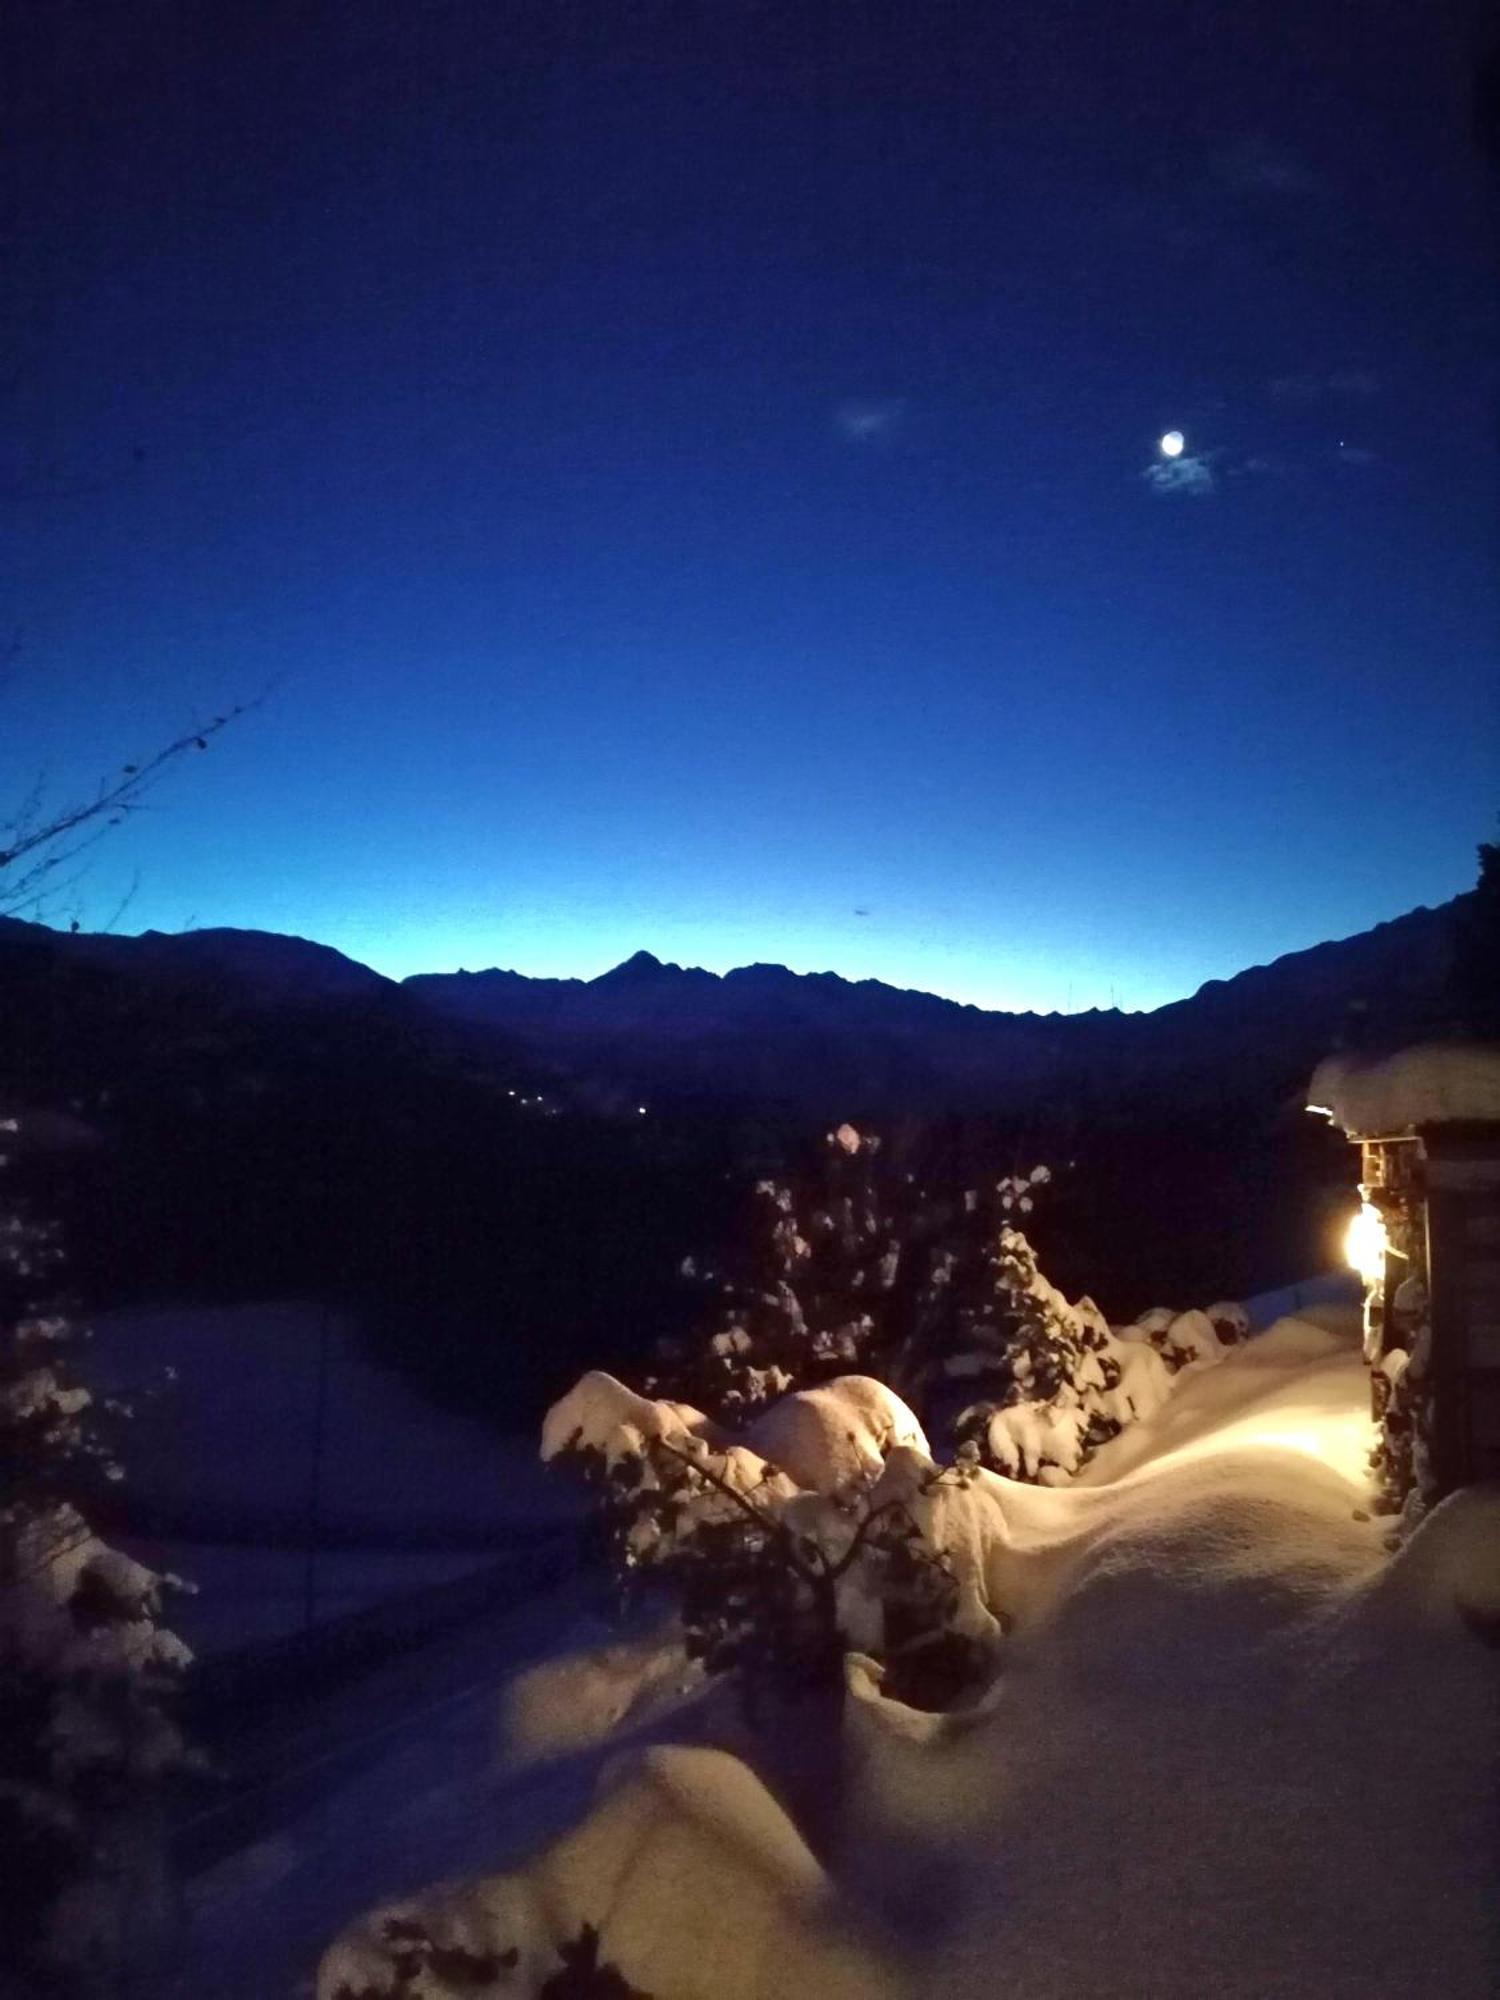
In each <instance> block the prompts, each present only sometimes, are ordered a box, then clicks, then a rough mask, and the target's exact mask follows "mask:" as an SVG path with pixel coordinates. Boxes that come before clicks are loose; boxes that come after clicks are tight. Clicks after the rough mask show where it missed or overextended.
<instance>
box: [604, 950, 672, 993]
mask: <svg viewBox="0 0 1500 2000" xmlns="http://www.w3.org/2000/svg"><path fill="white" fill-rule="evenodd" d="M678 969H679V968H678V967H677V966H675V965H671V966H669V965H663V964H662V962H661V960H660V959H659V958H657V957H656V956H655V954H654V953H652V952H649V951H637V952H633V953H632V954H631V956H630V957H629V958H627V959H623V960H622V961H621V962H620V964H618V965H616V966H612V967H611V968H610V970H609V971H608V972H601V973H600V974H599V977H598V978H597V979H594V980H590V982H589V983H590V985H592V986H604V985H609V986H626V985H632V984H634V983H635V982H636V981H638V980H646V979H656V978H658V977H659V976H660V975H661V974H662V973H663V972H676V971H677V970H678Z"/></svg>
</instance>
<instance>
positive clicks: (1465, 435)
mask: <svg viewBox="0 0 1500 2000" xmlns="http://www.w3.org/2000/svg"><path fill="white" fill-rule="evenodd" d="M17 12H18V14H20V15H23V16H24V17H25V18H24V19H21V20H19V21H18V20H17V19H16V17H15V16H12V19H11V25H10V28H9V29H8V30H7V31H6V34H7V42H8V46H7V49H6V51H5V53H6V55H7V58H8V60H7V72H8V74H9V75H10V78H11V89H12V91H13V93H14V97H15V102H14V103H13V108H12V111H11V114H10V117H9V119H8V121H7V131H8V145H7V158H6V161H5V169H4V170H5V175H6V183H7V204H8V206H10V207H11V210H12V214H13V217H14V226H13V229H12V231H11V232H10V233H11V235H12V238H13V250H12V253H11V267H12V275H11V280H10V281H9V283H8V290H9V293H10V300H11V303H10V309H9V323H10V325H9V330H10V336H11V337H10V340H9V342H8V350H9V354H10V357H11V358H10V360H9V362H8V364H7V366H6V369H5V372H4V379H3V381H0V390H3V393H4V396H5V399H6V402H7V404H8V405H9V410H8V420H7V423H6V426H5V435H6V447H5V449H6V464H5V467H4V487H3V500H4V507H3V517H0V525H3V528H4V532H5V579H4V602H5V606H6V620H7V625H8V628H9V629H10V630H13V631H14V632H15V633H16V634H18V635H19V645H18V648H17V649H16V651H15V653H14V657H13V659H12V661H11V664H10V666H9V668H8V682H7V685H6V687H5V689H4V693H3V700H0V731H3V734H0V785H3V786H4V790H3V791H0V798H5V797H8V796H14V795H15V794H16V793H17V792H18V791H19V790H20V789H21V787H22V786H23V785H24V784H25V783H26V782H27V781H28V780H29V779H30V778H31V776H32V775H33V774H34V773H35V772H36V771H37V770H41V769H45V770H47V771H48V772H49V773H50V775H51V781H52V784H53V786H54V791H55V795H57V796H63V795H66V794H67V793H68V792H70V791H71V790H74V789H77V788H78V787H79V786H80V785H82V784H84V783H86V782H87V780H88V779H89V778H90V777H91V776H92V775H93V774H94V772H95V771H96V769H104V768H106V767H108V766H111V765H113V764H115V763H117V762H119V761H123V759H124V758H125V757H127V756H130V755H133V754H135V753H136V752H138V751H140V750H143V749H146V748H148V747H150V746H151V745H152V743H153V742H155V741H156V740H157V739H158V738H161V737H163V736H165V735H168V734H171V733H173V732H174V731H175V730H176V729H177V728H179V727H180V726H181V725H182V724H183V723H184V722H186V721H190V720H194V719H196V718H197V717H198V716H199V714H200V713H211V712H213V711H214V710H215V709H217V708H220V707H222V706H223V705H224V704H225V703H227V702H230V701H233V700H234V699H236V698H239V697H242V696H245V695H249V694H253V693H254V692H255V691H256V690H258V689H259V688H260V687H261V686H263V685H264V684H265V683H267V682H268V681H270V680H272V679H273V678H276V677H283V676H284V678H282V679H281V680H280V683H279V686H278V688H277V691H276V693H275V695H274V697H273V699H272V700H271V701H270V702H269V703H268V704H267V705H266V707H265V708H263V709H262V710H261V711H260V712H258V713H257V714H256V715H254V716H253V717H251V718H249V719H247V720H246V721H244V722H243V723H241V724H239V725H238V726H237V727H236V728H235V729H234V730H233V731H231V732H229V733H227V734H226V735H225V736H224V737H223V738H222V739H221V741H220V743H219V744H218V745H217V746H216V747H215V749H214V751H213V753H212V756H211V757H210V758H205V759H202V760H194V762H193V764H192V765H191V766H189V767H187V768H185V769H184V770H183V771H182V772H181V773H180V776H179V777H178V779H177V780H176V781H175V782H174V783H173V784H172V785H171V786H169V787H168V788H165V789H164V790H163V791H162V792H160V793H159V794H158V796H157V799H156V802H155V804H154V808H153V810H152V811H151V812H150V813H149V814H148V815H144V816H142V818H141V819H139V820H138V821H136V822H133V823H132V824H131V825H129V826H128V827H126V828H125V829H123V830H121V832H120V833H118V834H117V835H116V836H114V838H113V840H112V841H111V843H110V844H108V845H107V846H105V847H102V848H101V849H100V850H99V853H98V855H97V857H96V859H95V862H94V865H93V867H92V869H91V871H90V872H89V874H88V875H87V876H86V878H85V879H84V880H83V882H82V883H81V884H80V885H79V887H78V888H77V889H76V890H74V891H73V892H72V893H71V895H70V897H69V899H68V901H67V906H66V908H59V909H57V910H55V911H54V912H53V914H54V916H56V917H58V918H62V917H66V916H69V915H72V914H74V913H75V912H76V913H77V914H78V915H80V916H81V918H82V920H83V921H84V923H85V924H86V925H93V924H98V923H102V922H104V921H105V920H106V919H108V918H109V917H110V916H111V914H112V913H113V911H114V909H115V906H116V905H117V904H118V903H119V901H120V898H121V896H122V895H123V894H124V892H125V889H126V888H127V887H128V885H129V884H130V882H131V881H132V880H133V879H136V878H138V887H137V888H136V891H135V894H134V898H133V900H132V901H131V902H130V904H129V906H128V908H127V910H126V911H125V913H124V915H123V916H122V917H121V918H120V919H119V924H120V927H121V928H123V929H126V930H134V929H140V928H145V927H146V926H148V925H154V926H156V927H159V928H163V929H176V928H179V927H181V926H183V925H185V924H188V923H193V922H196V923H199V924H246V925H255V926H262V927H267V928H276V929H284V930H293V931H298V932H301V933H303V934H305V935H308V936H312V937H316V938H319V939H322V940H324V941H326V942H328V943H331V944H335V945H338V946H339V947H341V948H342V949H344V950H346V951H349V952H351V953H353V954H354V955H355V956H357V957H359V958H362V959H364V960H365V961H367V962H368V963H371V964H374V965H377V966H379V967H380V968H381V969H383V970H386V971H390V972H393V973H398V974H399V973H405V972H408V971H413V970H418V969H425V970H439V969H446V968H449V967H452V966H455V965H460V964H462V965H468V966H471V967H477V966H484V965H492V964H501V965H508V966H514V967H517V968H519V969H521V970H523V971H528V972H550V973H580V974H591V973H594V972H597V971H600V970H602V969H603V968H604V967H605V966H607V965H609V964H611V963H613V962H614V961H616V960H618V959H620V958H623V957H625V956H626V955H627V954H628V953H629V952H631V951H632V950H634V949H636V948H637V947H641V946H644V947H647V948H649V949H651V950H653V951H655V952H657V953H658V954H659V955H661V956H664V957H673V958H678V959H682V960H686V961H689V962H693V963H699V964H705V965H708V966H711V967H715V968H722V967H725V966H728V965H731V964H737V963H743V962H745V961H748V960H753V959H779V960H783V961H786V962H788V963H790V964H792V965H794V966H796V967H798V968H799V969H808V968H831V969H833V970H836V971H840V972H844V973H846V974H849V975H851V976H866V975H875V976H878V977H882V978H886V979H890V980H892V981H894V982H896V983H898V984H902V985H915V986H925V987H929V988H932V989H934V990H937V991H941V992H946V993H951V994H954V995H956V996H957V997H959V998H962V999H973V1000H978V1001H980V1002H982V1003H984V1004H988V1005H999V1006H1028V1005H1030V1006H1038V1007H1044V1008H1045V1007H1066V1006H1072V1007H1083V1006H1088V1005H1091V1004H1096V1003H1098V1004H1107V1003H1108V1002H1109V1001H1110V999H1111V998H1114V999H1116V1000H1118V1001H1119V1003H1120V1004H1122V1005H1129V1006H1148V1005H1153V1004H1156V1003H1157V1002H1159V1001H1162V1000H1166V999H1170V998H1174V997H1176V996H1178V995H1180V994H1182V993H1184V992H1186V991H1189V990H1191V989H1192V988H1193V987H1194V986H1196V985H1197V984H1198V983H1199V982H1200V981H1201V980H1203V979H1205V978H1208V977H1212V976H1220V975H1225V974H1228V973H1232V972H1234V971H1236V970H1238V969H1239V968H1240V967H1242V966H1244V965H1246V964H1248V963H1252V962H1255V961H1259V960H1264V959H1267V958H1270V957H1273V956H1275V955H1276V954H1278V953H1279V952H1282V951H1286V950H1291V949H1294V948H1297V947H1299V946H1302V945H1306V944H1309V943H1312V942H1315V941H1316V940H1318V939H1320V938H1323V937H1327V936H1336V935H1343V934H1347V933H1348V932H1350V931H1353V930H1357V929H1360V928H1363V927H1364V926H1366V925H1368V924H1370V923H1373V922H1375V921H1378V920H1379V919H1381V918H1385V917H1390V916H1394V915H1397V914H1398V913H1400V912H1401V911H1403V910H1405V909H1407V908H1409V907H1411V906H1412V905H1414V904H1416V903H1418V902H1434V901H1437V900H1440V899H1442V898H1444V897H1446V896H1449V895H1451V894H1453V893H1455V892H1456V891H1458V890H1459V889H1461V888H1464V887H1466V886H1468V884H1469V883H1470V882H1471V881H1472V879H1473V874H1474V866H1473V846H1474V843H1475V841H1476V840H1478V839H1479V838H1481V837H1484V836H1486V835H1487V834H1488V833H1489V832H1490V830H1491V827H1492V823H1493V815H1494V812H1495V810H1496V807H1497V805H1500V707H1497V638H1500V604H1497V596H1500V592H1497V574H1496V547H1497V537H1496V526H1497V521H1496V491H1497V488H1496V471H1497V445H1496V392H1497V374H1496V369H1495V363H1494V357H1495V356H1496V355H1497V354H1500V312H1497V264H1496V251H1497V246H1496V238H1495V233H1494V225H1495V205H1496V204H1495V194H1496V190H1495V187H1494V183H1493V179H1491V180H1487V179H1486V173H1485V168H1484V164H1483V161H1482V157H1481V154H1480V152H1479V150H1478V148H1477V147H1476V145H1475V142H1474V136H1473V129H1472V124H1471V121H1470V115H1469V96H1470V92H1471V89H1472V85H1473V70H1474V63H1475V59H1476V52H1477V48H1478V46H1479V44H1478V38H1477V29H1476V28H1475V27H1474V26H1473V25H1472V22H1471V16H1473V17H1477V16H1478V13H1479V9H1478V7H1477V6H1476V7H1474V8H1473V9H1470V8H1468V7H1466V6H1464V5H1460V4H1458V0H1453V4H1451V5H1450V4H1449V0H1402V4H1397V0H1358V4H1339V5H1335V4H1330V0H1302V4H1301V5H1299V6H1297V7H1289V6H1285V5H1283V4H1280V3H1279V0H1278V4H1276V5H1274V6H1273V5H1269V4H1267V3H1266V0H1247V4H1244V5H1238V6H1234V7H1229V6H1210V5H1205V4H1203V0H1180V4H1179V3H1174V4H1167V0H1075V3H1074V4H1066V0H1035V4H1026V0H1014V4H1005V5H1001V4H997V0H979V4H972V5H971V4H964V0H956V3H955V4H944V0H895V4H873V0H872V4H867V5H858V4H853V0H845V4H839V5H829V4H820V0H781V4H776V5H770V4H766V5H749V4H739V0H700V4H696V5H693V4H682V5H673V6H667V5H648V4H636V5H628V4H624V0H594V4H587V5H585V4H576V3H575V0H545V4H541V5H536V6H533V5H527V4H508V0H491V4H480V0H470V4H466V5H446V4H418V0H405V4H403V5H401V6H399V7H397V6H394V5H390V4H385V0H359V4H354V0H348V3H347V4H344V5H339V6H332V5H319V4H306V5H299V6H295V7H293V6H282V5H277V4H273V3H272V0H258V4H256V5H254V6H248V5H247V6H236V5H234V4H224V0H221V3H220V4H218V5H215V6H212V7H205V6H203V5H201V4H197V0H194V4H191V5H179V4H149V0H140V4H136V5H133V6H129V7H122V6H119V5H113V4H111V5H108V6H103V5H93V4H76V3H75V4H67V5H62V4H58V5H55V6H43V5H36V6H33V7H29V8H22V9H19V10H17ZM18 83H19V85H20V89H19V90H17V89H16V86H17V84H18ZM1169 427H1173V428H1179V429H1181V430H1182V431H1183V432H1184V433H1185V434H1186V437H1187V449H1186V452H1185V454H1184V456H1183V458H1182V459H1180V460H1179V461H1178V462H1177V464H1176V467H1175V470H1174V469H1173V468H1171V467H1169V466H1168V465H1167V462H1166V461H1165V460H1163V459H1161V458H1160V457H1158V456H1157V454H1156V450H1155V441H1156V439H1157V438H1158V436H1159V435H1160V434H1161V433H1162V432H1163V431H1164V430H1166V429H1168V428H1169Z"/></svg>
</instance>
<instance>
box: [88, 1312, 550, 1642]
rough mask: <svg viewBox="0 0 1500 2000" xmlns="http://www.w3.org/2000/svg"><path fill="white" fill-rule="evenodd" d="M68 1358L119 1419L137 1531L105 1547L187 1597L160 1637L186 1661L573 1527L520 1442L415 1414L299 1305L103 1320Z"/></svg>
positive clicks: (451, 1417) (351, 1342)
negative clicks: (537, 1534) (189, 1590)
mask: <svg viewBox="0 0 1500 2000" xmlns="http://www.w3.org/2000/svg"><path fill="white" fill-rule="evenodd" d="M83 1360H84V1363H85V1366H86V1370H87V1375H88V1379H89V1381H90V1382H91V1383H92V1384H94V1385H95V1386H96V1387H98V1388H100V1389H102V1390H105V1391H108V1392H111V1393H114V1394H118V1395H121V1396H123V1397H125V1398H126V1399H127V1400H128V1401H130V1402H131V1403H132V1404H133V1405H134V1406H135V1409H136V1416H135V1419H134V1421H133V1422H132V1423H131V1424H130V1426H129V1427H128V1429H127V1431H126V1434H125V1439H124V1457H125V1462H126V1465H127V1469H128V1483H127V1485H126V1487H125V1488H124V1497H125V1501H126V1504H127V1506H128V1507H129V1509H130V1511H131V1515H132V1518H133V1519H134V1521H135V1522H136V1524H137V1529H138V1531H137V1532H136V1533H134V1534H131V1535H126V1536H123V1537H121V1536H116V1537H115V1539H116V1540H117V1541H119V1542H120V1543H121V1545H122V1546H125V1547H128V1548H129V1550H130V1551H131V1553H133V1554H135V1555H137V1556H139V1558H140V1559H141V1560H142V1561H145V1562H148V1563H150V1564H151V1565H152V1566H153V1567H155V1568H159V1569H170V1570H174V1571H176V1572H177V1573H178V1574H180V1575H182V1576H185V1577H187V1578H189V1579H190V1580H191V1581H192V1582H194V1583H195V1584H196V1585H197V1586H198V1593H197V1595H196V1596H195V1597H191V1598H187V1599H183V1600H181V1601H179V1602H178V1603H177V1604H174V1606H173V1623H174V1625H175V1626H176V1628H177V1629H178V1630H180V1631H181V1633H182V1635H183V1637H184V1638H185V1639H187V1640H188V1642H189V1643H190V1644H191V1645H192V1646H193V1647H194V1649H195V1650H197V1651H199V1652H203V1653H214V1652H220V1651H224V1650H231V1649H234V1648H236V1647H239V1646H244V1645H251V1644H255V1643H258V1642H260V1641H263V1640H266V1639H273V1638H276V1637H279V1636H281V1635H282V1634H284V1633H287V1632H292V1631H295V1630H297V1629H298V1628H299V1627H301V1626H303V1625H304V1624H305V1623H306V1622H307V1617H308V1610H309V1603H310V1605H311V1612H312V1618H313V1620H314V1622H323V1621H325V1620H327V1619H330V1618H335V1617H339V1616H341V1615H342V1614H344V1613H346V1612H349V1611H357V1610H363V1609H365V1608H367V1607H368V1606H369V1605H372V1604H376V1603H379V1602H381V1601H382V1600H384V1599H386V1598H389V1597H392V1596H397V1595H400V1594H402V1593H404V1592H407V1591H412V1590H420V1589H422V1588H424V1587H426V1586H428V1585H430V1584H435V1583H444V1582H447V1581H449V1580H450V1579H451V1578H453V1577H455V1576H460V1575H463V1574H464V1573H466V1572H468V1571H473V1570H477V1569H481V1568H483V1567H485V1566H486V1565H487V1564H489V1563H491V1562H493V1561H494V1559H495V1557H496V1554H497V1553H500V1552H503V1551H504V1550H505V1549H506V1548H507V1547H508V1546H509V1544H510V1543H511V1542H512V1541H513V1540H514V1538H515V1537H516V1535H517V1534H518V1533H530V1532H533V1531H535V1530H538V1529H542V1528H546V1527H549V1526H559V1525H561V1524H562V1523H564V1522H565V1521H566V1520H567V1519H568V1518H569V1516H570V1514H571V1513H573V1512H574V1511H576V1510H575V1508H574V1506H573V1503H572V1500H571V1496H570V1495H569V1494H568V1493H567V1492H566V1490H565V1488H564V1487H563V1485H562V1482H560V1481H557V1480H549V1479H547V1478H546V1476H545V1474H544V1473H543V1472H542V1470H541V1468H540V1467H539V1466H538V1464H537V1462H536V1449H535V1444H534V1441H533V1440H532V1438H531V1437H530V1436H524V1437H521V1436H517V1437H509V1438H505V1437H497V1436H496V1434H495V1432H494V1431H493V1430H491V1429H489V1428H488V1427H487V1426H485V1425H483V1424H480V1423H477V1422H473V1421H470V1420H468V1419H465V1418H464V1417H462V1416H458V1415H455V1414H454V1413H452V1412H451V1411H447V1410H442V1409H438V1408H435V1407H434V1406H433V1405H431V1404H429V1403H427V1402H425V1401H423V1400H422V1398H420V1397H419V1396H417V1395H416V1394H415V1393H414V1392H413V1391H412V1390H411V1388H410V1387H409V1386H408V1385H407V1384H406V1383H404V1382H402V1381H401V1380H400V1379H399V1378H398V1377H397V1376H395V1375H394V1374H392V1373H391V1372H390V1371H388V1370H386V1369H384V1368H381V1367H380V1366H379V1365H378V1364H377V1363H376V1362H374V1361H373V1360H372V1359H371V1358H370V1357H369V1355H368V1354H367V1353H366V1352H365V1350H364V1348H363V1347H362V1346H361V1344H360V1343H359V1341H358V1339H357V1337H356V1334H355V1331H354V1329H353V1328H352V1326H350V1325H349V1324H348V1323H347V1322H346V1321H344V1320H342V1319H340V1318H338V1317H337V1316H336V1315H332V1314H329V1315H326V1316H325V1314H324V1313H323V1311H322V1310H321V1309H320V1308H319V1307H318V1306H316V1305H310V1304H307V1303H301V1302H291V1303H282V1304H274V1303H273V1304H258V1305H243V1306H219V1307H209V1306H191V1307H181V1306H179V1307H171V1308H160V1309H153V1310H146V1309H140V1310H131V1311H122V1312H116V1313H109V1314H106V1315H104V1316H103V1317H102V1318H100V1319H98V1320H97V1321H95V1323H94V1338H93V1340H92V1341H91V1342H90V1344H89V1346H88V1348H87V1349H86V1350H85V1352H84V1356H83ZM320 1410H321V1440H320V1438H319V1427H320ZM310 1536H311V1538H312V1539H313V1540H314V1541H315V1543H316V1544H317V1553H316V1556H315V1558H314V1562H313V1566H312V1575H311V1591H310V1592H309V1575H308V1559H307V1555H306V1552H305V1551H306V1544H307V1541H308V1539H309V1537H310Z"/></svg>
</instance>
